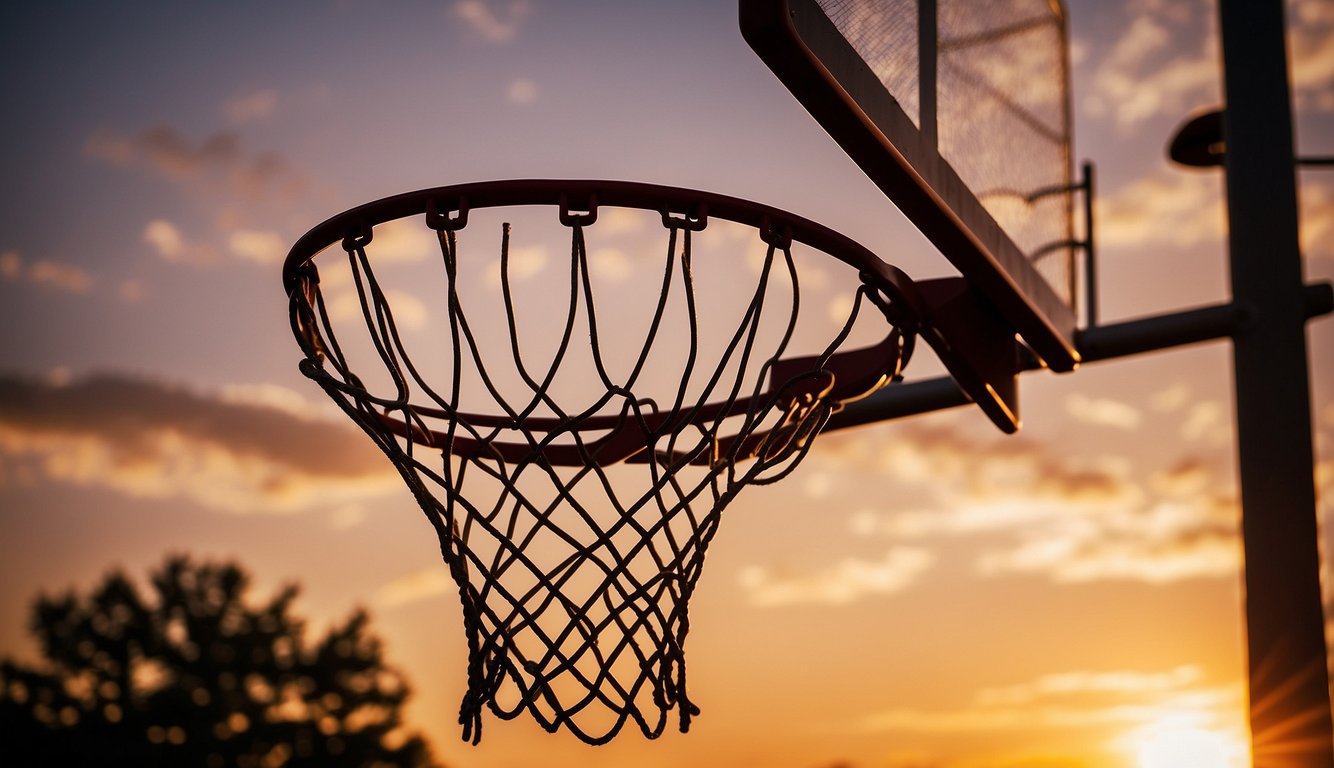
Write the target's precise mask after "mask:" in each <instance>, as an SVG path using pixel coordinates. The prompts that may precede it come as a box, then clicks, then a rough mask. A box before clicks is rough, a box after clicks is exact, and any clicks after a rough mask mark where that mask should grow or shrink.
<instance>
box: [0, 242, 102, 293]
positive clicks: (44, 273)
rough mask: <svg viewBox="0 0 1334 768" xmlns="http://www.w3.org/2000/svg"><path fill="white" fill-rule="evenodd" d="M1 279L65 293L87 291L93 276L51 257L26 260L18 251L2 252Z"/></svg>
mask: <svg viewBox="0 0 1334 768" xmlns="http://www.w3.org/2000/svg"><path fill="white" fill-rule="evenodd" d="M0 280H3V281H4V282H7V283H17V282H27V283H31V284H33V285H39V286H43V287H46V288H51V289H54V290H57V291H63V292H65V293H87V292H88V291H89V289H91V288H92V285H93V279H92V277H91V276H90V275H89V274H88V273H87V272H86V271H85V270H83V269H82V268H80V267H76V266H74V265H73V264H67V263H64V262H60V261H53V260H51V259H38V260H36V261H31V262H25V260H24V259H23V257H22V256H20V255H19V253H18V251H5V252H4V253H0Z"/></svg>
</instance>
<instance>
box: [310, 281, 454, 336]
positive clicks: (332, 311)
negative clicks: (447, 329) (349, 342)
mask: <svg viewBox="0 0 1334 768" xmlns="http://www.w3.org/2000/svg"><path fill="white" fill-rule="evenodd" d="M384 297H385V302H386V303H387V304H388V305H389V311H390V313H392V315H393V318H394V323H395V324H396V325H397V326H398V328H399V329H400V330H409V331H420V330H423V329H424V328H426V326H427V324H428V322H429V319H430V313H429V312H428V311H427V309H426V304H425V303H424V302H422V300H421V299H419V298H417V297H416V296H413V295H412V294H410V293H407V292H405V291H400V290H397V289H394V288H387V289H385V291H384ZM325 308H326V309H327V310H328V312H329V318H330V319H331V320H334V321H337V322H343V323H347V322H353V321H355V322H361V320H362V317H363V315H362V311H361V298H360V296H358V295H357V293H356V292H354V291H351V290H346V291H342V292H339V293H337V294H336V295H334V296H332V297H326V298H325Z"/></svg>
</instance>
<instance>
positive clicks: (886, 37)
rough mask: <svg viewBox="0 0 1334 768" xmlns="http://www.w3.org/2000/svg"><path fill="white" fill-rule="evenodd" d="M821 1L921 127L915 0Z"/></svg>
mask: <svg viewBox="0 0 1334 768" xmlns="http://www.w3.org/2000/svg"><path fill="white" fill-rule="evenodd" d="M819 4H820V9H821V10H823V11H824V12H825V15H826V16H828V17H829V20H830V21H832V22H834V26H836V27H838V31H839V32H841V33H842V34H843V37H844V38H846V39H847V41H848V42H849V43H851V44H852V47H853V49H854V50H856V51H857V53H858V54H860V55H861V57H862V60H863V61H865V62H866V63H867V64H868V65H870V67H871V70H872V71H873V72H875V74H876V76H877V77H879V78H880V82H882V83H884V84H885V89H886V90H888V91H889V92H890V93H892V94H894V98H895V99H896V100H897V101H898V102H899V106H900V107H902V108H903V111H904V112H906V113H907V114H908V117H910V118H912V121H913V123H914V124H915V125H917V126H918V127H919V128H920V127H921V125H922V123H921V117H920V115H921V99H920V98H919V97H918V89H917V80H918V78H917V73H918V65H917V2H916V0H899V2H867V1H866V0H819Z"/></svg>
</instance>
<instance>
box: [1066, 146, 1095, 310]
mask: <svg viewBox="0 0 1334 768" xmlns="http://www.w3.org/2000/svg"><path fill="white" fill-rule="evenodd" d="M1093 173H1094V171H1093V163H1091V162H1089V161H1087V160H1085V161H1084V184H1083V186H1084V325H1085V327H1087V328H1097V327H1098V251H1097V247H1098V246H1097V243H1098V240H1097V238H1096V237H1095V236H1094V232H1093V195H1094V191H1095V190H1094V184H1095V183H1096V182H1095V181H1094V180H1093ZM1073 272H1074V270H1073V269H1072V270H1071V273H1073Z"/></svg>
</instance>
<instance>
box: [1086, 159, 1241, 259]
mask: <svg viewBox="0 0 1334 768" xmlns="http://www.w3.org/2000/svg"><path fill="white" fill-rule="evenodd" d="M1097 216H1098V238H1099V242H1100V244H1102V245H1103V246H1107V247H1115V246H1124V247H1136V246H1145V245H1170V246H1177V247H1185V246H1191V245H1195V244H1197V243H1207V242H1217V241H1220V240H1221V239H1222V237H1223V234H1224V233H1225V232H1226V229H1225V219H1224V209H1223V186H1222V179H1221V177H1219V176H1218V175H1217V174H1201V173H1184V172H1180V171H1175V170H1168V169H1164V170H1161V171H1159V172H1157V173H1155V174H1153V175H1149V176H1144V177H1142V178H1140V179H1138V180H1136V181H1134V182H1131V183H1130V184H1127V185H1125V186H1123V187H1121V188H1120V189H1118V190H1116V191H1115V192H1113V193H1112V194H1111V195H1108V196H1104V197H1102V198H1100V199H1099V200H1098V211H1097Z"/></svg>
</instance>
